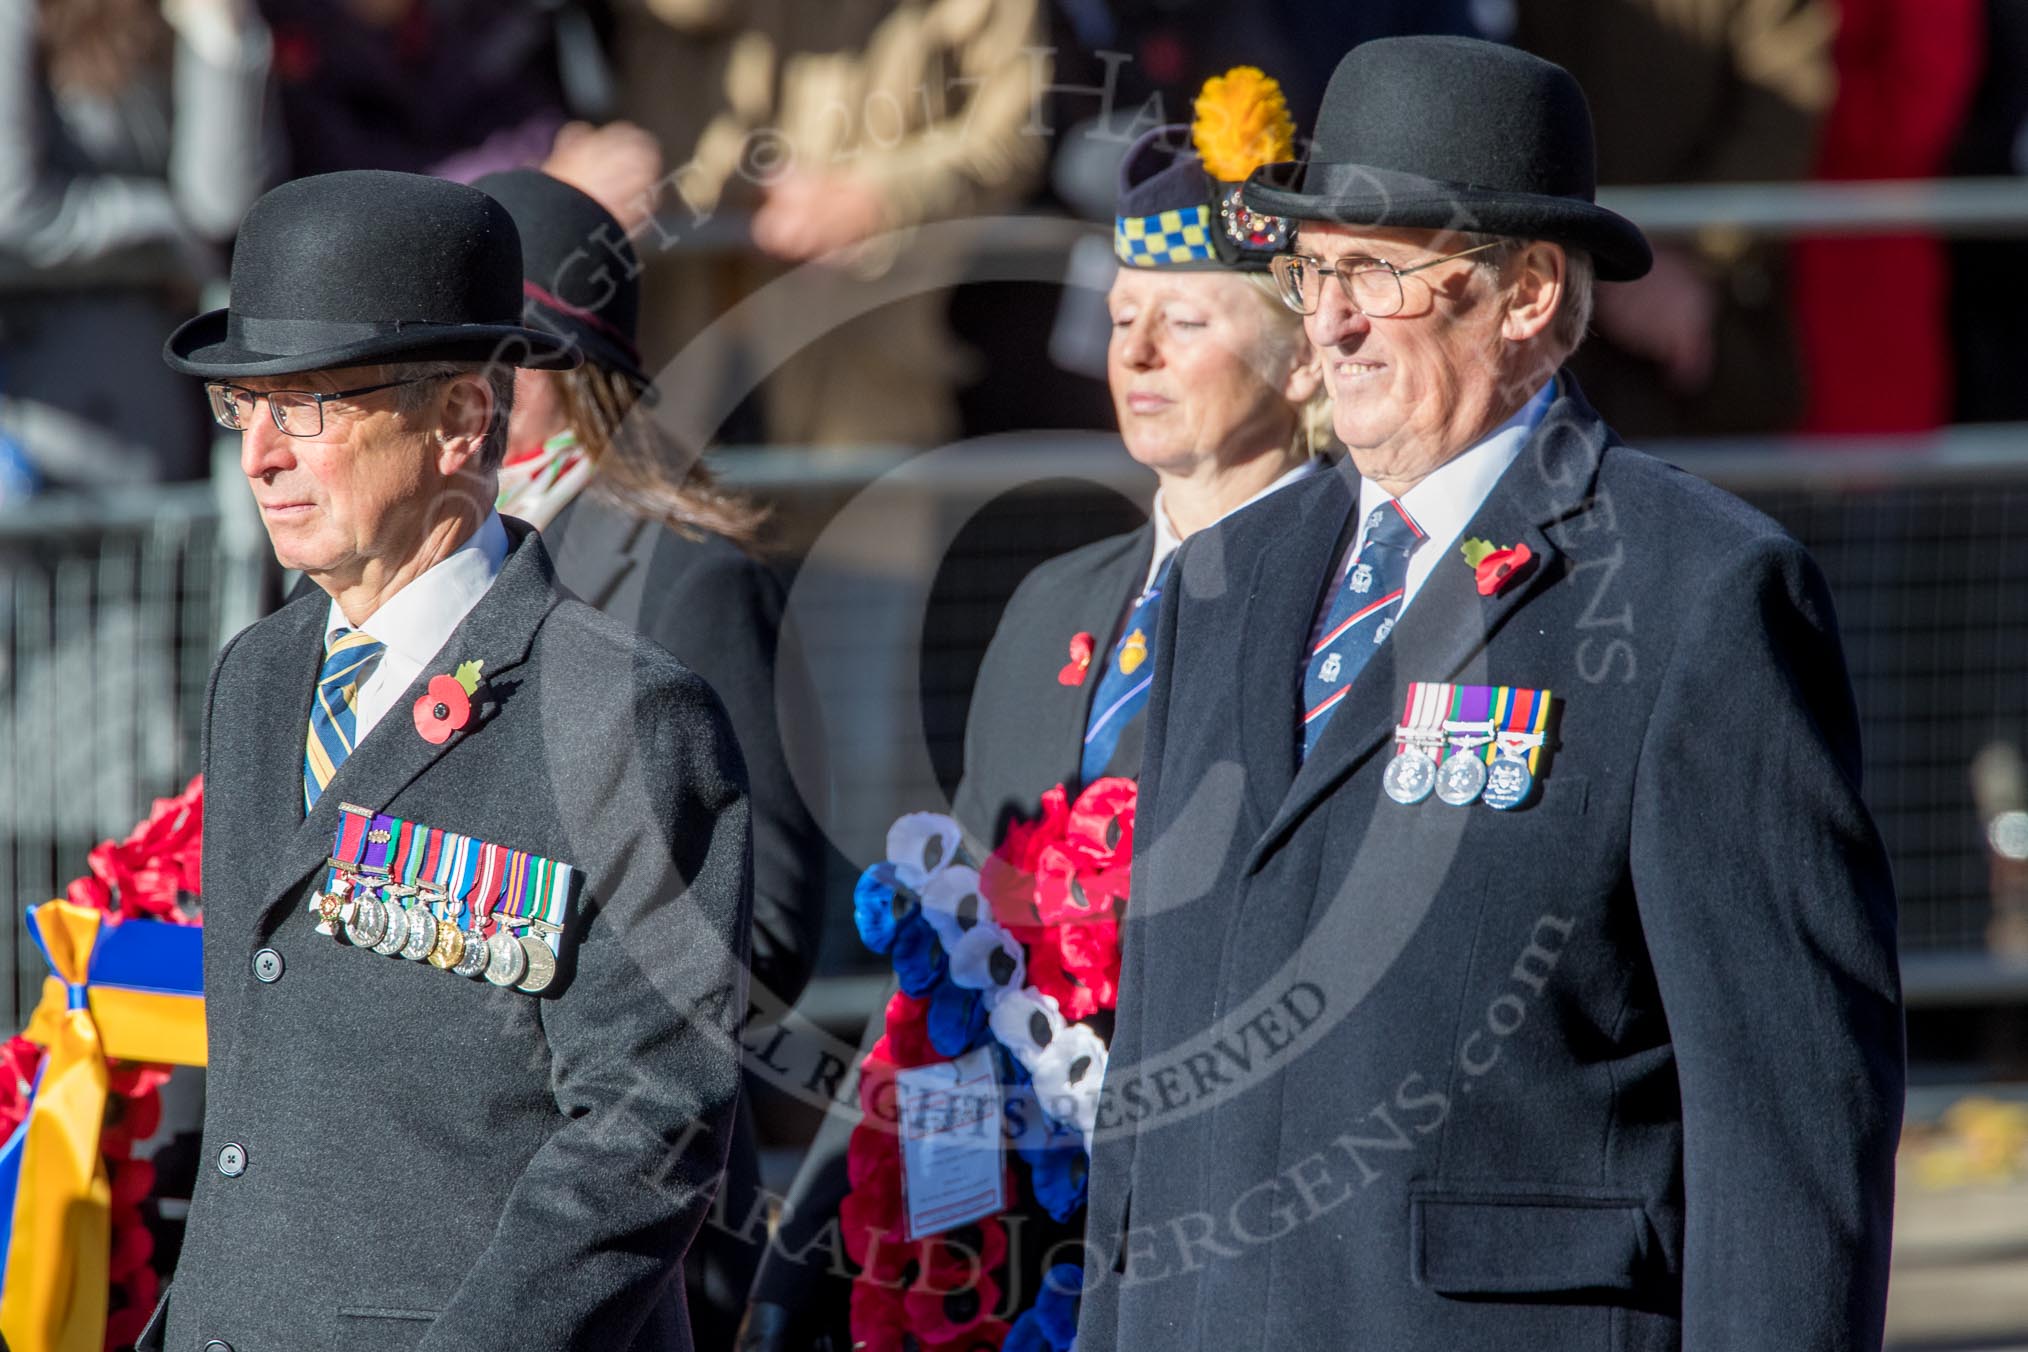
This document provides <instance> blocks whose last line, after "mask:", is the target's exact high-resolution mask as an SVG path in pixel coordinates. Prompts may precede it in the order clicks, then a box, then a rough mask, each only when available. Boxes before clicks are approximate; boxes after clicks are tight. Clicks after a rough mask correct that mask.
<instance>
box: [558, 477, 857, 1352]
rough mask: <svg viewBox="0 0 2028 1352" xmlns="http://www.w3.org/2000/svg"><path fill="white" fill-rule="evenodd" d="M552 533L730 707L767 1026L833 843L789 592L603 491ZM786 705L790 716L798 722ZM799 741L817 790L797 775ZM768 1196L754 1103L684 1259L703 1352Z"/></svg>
mask: <svg viewBox="0 0 2028 1352" xmlns="http://www.w3.org/2000/svg"><path fill="white" fill-rule="evenodd" d="M542 538H543V540H544V542H545V543H546V544H547V545H548V547H549V550H550V553H551V555H552V557H553V558H554V559H555V562H556V576H557V580H558V581H559V582H561V583H562V584H563V585H564V586H565V587H566V588H568V589H569V590H570V592H571V594H572V595H574V596H577V597H578V598H580V599H581V600H584V601H587V602H589V603H590V604H592V605H595V606H597V607H598V608H599V609H600V610H603V611H604V612H605V613H606V614H608V615H610V616H612V617H613V618H614V619H617V620H619V621H621V622H622V623H625V624H628V625H631V626H632V627H633V628H634V629H635V630H636V631H637V632H638V633H641V634H643V635H645V636H647V637H648V638H650V639H652V640H654V641H655V642H656V643H657V644H659V645H661V646H662V647H663V648H666V649H667V650H668V651H669V652H670V653H671V654H673V655H674V656H675V658H676V660H677V661H679V662H681V663H683V664H684V665H685V666H687V667H689V668H690V669H691V670H692V671H694V672H696V673H697V674H698V675H699V676H702V677H703V678H704V680H705V682H706V683H707V684H709V685H710V686H711V688H712V690H713V691H714V692H715V693H716V694H717V695H718V698H719V700H720V701H721V702H722V703H723V704H724V705H725V712H726V716H727V717H728V718H729V719H731V721H732V730H733V733H734V735H736V736H737V737H738V738H739V749H740V754H741V758H742V759H743V760H744V761H745V763H746V772H747V779H748V782H749V784H750V785H751V788H752V798H751V803H752V810H753V952H752V955H751V963H752V978H753V986H752V991H751V996H752V1001H753V1005H754V1007H755V1009H757V1010H758V1012H757V1013H756V1014H755V1018H756V1019H765V1018H769V1017H770V1016H771V1015H773V1014H774V1013H775V1011H777V1010H780V1009H786V1008H788V1007H789V1006H791V1005H794V1004H795V1002H796V999H797V997H799V996H800V995H801V994H802V992H803V987H804V985H805V984H807V983H808V981H809V979H810V969H811V967H812V965H814V964H815V962H816V959H817V946H818V939H819V936H820V934H821V933H822V930H823V924H824V894H823V869H824V859H823V852H824V849H825V844H824V838H823V836H822V835H821V834H820V833H819V832H818V830H817V824H816V822H815V820H814V819H813V818H812V816H811V813H810V810H809V807H808V806H807V802H806V798H805V786H806V785H807V786H808V788H809V789H810V790H811V791H812V792H816V793H822V792H825V791H826V790H827V788H828V786H827V785H826V784H825V782H824V776H825V774H826V768H825V764H824V760H823V756H822V749H823V748H822V741H823V739H822V735H821V731H820V730H819V729H818V727H817V726H816V724H815V722H814V720H813V719H812V718H807V717H805V718H801V719H800V720H799V718H798V715H802V714H809V713H810V712H811V711H813V710H814V708H815V706H814V704H813V703H812V702H811V701H810V700H809V699H808V698H807V693H808V692H807V686H806V684H805V677H804V674H803V671H802V668H801V666H800V665H799V664H798V663H796V662H794V661H793V660H790V661H786V662H781V661H778V659H777V648H778V640H779V635H780V629H781V621H782V585H781V582H780V580H779V579H778V578H777V577H776V576H775V575H774V573H773V572H772V571H770V570H769V569H768V567H767V565H765V564H764V563H762V562H761V561H760V560H759V559H756V558H754V557H753V556H752V555H750V554H747V553H746V552H744V551H743V550H741V549H740V548H739V547H738V546H736V545H734V544H733V543H732V542H731V541H729V540H727V539H725V538H724V537H722V536H717V535H700V536H697V537H692V536H687V535H683V534H680V533H679V532H677V531H676V530H674V529H672V528H670V527H669V526H667V525H665V524H663V523H662V522H659V521H650V520H646V519H644V518H642V517H640V516H636V515H634V514H633V513H631V512H628V511H625V510H623V509H621V508H620V507H618V506H616V505H614V504H613V503H610V502H608V501H606V500H604V499H603V498H600V497H598V496H596V495H595V494H593V493H581V494H579V495H578V496H577V497H576V498H575V499H573V500H572V501H571V503H570V504H569V505H568V506H566V507H565V508H564V509H563V510H562V511H561V512H559V513H558V514H557V515H556V518H555V519H554V520H553V521H551V522H550V523H549V524H548V525H547V526H544V527H543V528H542ZM784 711H786V712H787V715H788V717H787V718H784V716H783V715H784ZM789 737H798V738H800V744H799V745H798V746H797V748H796V749H797V755H798V759H799V762H800V764H801V765H802V766H803V775H804V782H803V783H798V781H797V778H796V775H795V774H794V773H793V772H792V771H791V770H790V768H789V756H788V750H787V747H786V745H785V743H786V741H787V739H788V738H789ZM759 1189H760V1149H759V1143H758V1141H757V1140H756V1136H755V1127H754V1122H753V1113H752V1111H751V1110H750V1108H749V1107H748V1105H747V1104H746V1103H745V1102H742V1103H741V1105H740V1111H739V1115H738V1117H737V1119H736V1121H735V1123H734V1128H733V1135H732V1144H731V1148H730V1150H729V1152H728V1155H727V1159H726V1171H725V1181H724V1184H723V1187H722V1192H721V1195H720V1197H719V1199H718V1211H717V1213H716V1214H717V1215H719V1216H721V1217H723V1218H725V1221H726V1223H724V1224H708V1225H706V1226H705V1228H704V1229H703V1230H701V1231H699V1232H698V1235H697V1240H696V1242H695V1243H694V1244H692V1245H691V1247H690V1254H689V1257H688V1258H687V1259H686V1260H685V1262H684V1265H683V1267H684V1277H685V1282H686V1285H687V1287H688V1290H689V1296H690V1324H691V1332H692V1334H693V1336H694V1337H695V1339H696V1343H697V1346H698V1347H699V1348H700V1349H703V1352H721V1350H722V1349H724V1348H728V1347H730V1346H731V1345H732V1341H733V1335H734V1333H735V1331H736V1330H737V1329H738V1327H739V1320H740V1315H741V1314H742V1313H743V1311H744V1310H745V1308H746V1298H747V1291H748V1289H749V1288H750V1287H751V1286H752V1284H753V1277H754V1272H755V1270H756V1268H757V1267H758V1266H759V1264H760V1258H761V1238H760V1236H759V1234H758V1233H748V1232H743V1231H742V1230H741V1229H740V1224H741V1220H742V1218H744V1217H747V1216H751V1215H753V1214H755V1213H754V1210H753V1208H754V1206H755V1204H756V1201H757V1200H758V1198H757V1194H758V1192H759Z"/></svg>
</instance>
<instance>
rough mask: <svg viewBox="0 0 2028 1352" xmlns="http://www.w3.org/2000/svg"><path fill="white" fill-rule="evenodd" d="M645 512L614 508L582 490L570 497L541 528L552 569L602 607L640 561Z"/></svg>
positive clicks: (577, 592) (574, 590)
mask: <svg viewBox="0 0 2028 1352" xmlns="http://www.w3.org/2000/svg"><path fill="white" fill-rule="evenodd" d="M648 528H649V522H648V520H647V519H646V518H645V517H637V516H631V515H627V514H624V513H621V512H617V511H614V510H613V509H611V508H609V507H608V506H607V505H606V504H605V503H603V502H600V501H599V500H598V499H596V498H589V497H586V496H585V495H584V494H583V493H580V494H578V495H577V497H575V498H573V499H572V500H571V502H570V504H569V505H568V506H566V507H565V508H564V509H563V510H562V511H561V512H559V513H557V515H556V519H555V520H554V521H551V522H550V523H549V525H548V526H546V527H544V529H543V531H542V538H543V539H544V540H545V541H546V542H547V548H548V549H549V551H550V556H551V560H552V562H553V563H554V564H555V567H556V575H557V576H558V577H560V578H567V579H569V581H568V582H567V583H566V584H565V585H566V586H568V587H569V588H570V590H571V592H572V593H573V594H575V595H576V596H578V597H579V598H580V599H582V600H583V601H585V602H586V603H587V604H590V605H594V606H599V607H603V606H604V605H605V604H606V603H607V602H608V601H610V600H611V599H612V596H613V592H614V589H615V588H617V587H618V586H619V584H620V580H621V579H622V578H624V577H625V576H626V575H627V574H628V573H630V572H632V571H633V570H634V569H635V568H637V567H641V566H643V565H644V564H645V560H643V559H641V558H640V557H638V555H637V552H636V551H637V549H638V548H639V546H640V545H641V544H642V542H643V533H644V532H646V531H647V530H648Z"/></svg>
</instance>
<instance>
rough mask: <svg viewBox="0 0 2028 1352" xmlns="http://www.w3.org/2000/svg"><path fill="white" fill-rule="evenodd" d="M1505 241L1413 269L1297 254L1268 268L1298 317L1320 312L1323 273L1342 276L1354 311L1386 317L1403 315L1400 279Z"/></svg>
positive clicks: (1282, 256) (1279, 258) (1278, 258)
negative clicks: (1318, 309)
mask: <svg viewBox="0 0 2028 1352" xmlns="http://www.w3.org/2000/svg"><path fill="white" fill-rule="evenodd" d="M1506 242H1507V241H1506V240H1504V239H1492V240H1487V241H1486V242H1485V243H1484V244H1475V245H1473V246H1472V247H1471V248H1469V249H1460V250H1458V252H1456V253H1452V254H1445V255H1444V256H1443V257H1442V258H1432V259H1430V260H1429V261H1428V262H1426V263H1417V264H1416V265H1415V266H1414V267H1410V268H1398V267H1396V266H1395V265H1394V264H1392V263H1389V262H1387V261H1386V260H1384V259H1379V258H1363V257H1356V256H1348V257H1345V258H1334V259H1330V260H1325V259H1322V258H1315V257H1312V256H1311V255H1309V254H1299V253H1285V254H1276V255H1275V256H1274V259H1273V261H1272V262H1270V263H1269V264H1268V268H1269V271H1271V272H1272V273H1273V274H1274V279H1275V286H1276V288H1277V289H1278V290H1279V291H1280V292H1281V297H1282V303H1283V304H1284V305H1286V306H1288V307H1289V308H1290V309H1291V310H1294V311H1295V312H1296V313H1297V314H1299V315H1312V314H1315V313H1316V312H1317V306H1318V305H1319V304H1320V303H1321V302H1322V301H1323V298H1324V276H1325V274H1326V273H1329V274H1331V275H1332V276H1335V277H1336V278H1337V279H1338V286H1339V289H1340V290H1342V291H1343V292H1344V293H1345V299H1346V300H1347V301H1349V302H1351V304H1352V308H1353V309H1355V310H1357V311H1358V312H1359V313H1360V314H1363V315H1365V316H1366V317H1367V318H1369V319H1386V318H1388V317H1390V316H1392V315H1398V314H1400V313H1401V307H1402V305H1403V304H1404V303H1405V297H1404V294H1403V292H1402V287H1401V279H1402V278H1404V277H1407V276H1409V275H1410V274H1412V273H1417V272H1421V271H1422V270H1423V269H1424V268H1433V267H1435V266H1436V265H1437V264H1439V263H1449V262H1451V261H1452V260H1454V259H1459V258H1468V257H1470V256H1471V255H1473V254H1475V253H1482V252H1484V251H1485V250H1487V249H1492V248H1497V247H1499V246H1500V245H1502V244H1505V243H1506Z"/></svg>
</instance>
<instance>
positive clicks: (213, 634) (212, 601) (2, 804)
mask: <svg viewBox="0 0 2028 1352" xmlns="http://www.w3.org/2000/svg"><path fill="white" fill-rule="evenodd" d="M234 487H237V485H234ZM219 499H220V495H219V494H218V493H216V492H215V491H214V490H213V489H212V487H211V485H209V484H202V483H200V484H186V485H176V486H158V487H153V488H150V489H148V490H146V491H137V492H133V493H121V494H113V495H106V496H96V495H95V496H92V497H88V498H86V497H76V498H71V497H60V496H54V495H52V496H45V497H41V498H36V499H33V500H31V501H30V502H28V503H27V504H25V505H23V506H22V507H19V508H16V509H12V510H10V511H7V512H4V513H0V894H4V897H5V901H6V905H7V908H8V912H9V915H10V920H9V922H8V923H7V924H6V925H5V926H0V973H4V990H0V997H4V999H0V1003H4V1004H5V1006H6V1009H5V1011H4V1015H5V1017H4V1024H5V1029H6V1031H9V1032H11V1031H12V1030H13V1029H14V1028H16V1027H18V1026H19V1025H20V1023H21V1021H22V1019H23V1018H24V1017H25V1015H26V1012H27V1010H28V1009H29V1008H31V1007H32V1006H33V1004H34V1001H35V998H36V997H37V996H38V995H39V994H40V992H41V986H42V980H43V978H44V976H45V975H46V974H47V969H46V967H45V964H44V963H43V960H42V957H41V955H40V954H39V953H37V952H36V950H35V948H34V946H33V945H32V944H31V943H29V942H28V939H27V936H26V931H25V929H24V927H23V925H22V923H21V920H20V916H21V913H22V911H23V910H24V909H25V908H26V907H27V906H30V905H33V904H35V903H38V902H41V901H45V900H47V899H49V898H50V897H53V896H56V895H59V894H60V891H61V889H62V888H63V886H64V885H65V884H66V883H67V882H68V881H69V880H70V879H72V878H75V877H78V876H80V875H81V874H83V873H84V872H85V860H86V855H87V854H88V853H89V851H90V850H91V847H92V846H93V845H94V844H96V843H97V842H98V841H100V840H104V839H108V838H111V839H119V838H122V837H124V836H125V835H126V834H127V832H128V831H130V830H132V829H133V827H134V825H135V823H136V822H138V821H139V820H140V819H141V817H142V815H143V814H144V813H145V811H146V810H147V807H148V804H149V803H150V802H151V801H152V800H153V799H155V798H157V797H162V796H167V795H169V794H172V793H174V792H176V791H177V790H178V789H180V788H181V787H182V786H183V784H184V783H185V782H186V781H187V780H188V778H189V777H190V776H191V775H193V774H195V773H196V772H197V762H198V742H197V736H198V731H199V727H200V724H201V721H202V719H203V715H204V688H205V680H206V677H207V676H208V675H209V673H210V670H211V659H212V656H213V654H215V653H216V652H217V650H218V648H219V646H220V645H221V644H222V643H223V642H224V641H225V639H226V638H227V637H229V636H230V635H231V634H233V633H234V632H236V631H237V630H239V629H240V628H241V627H243V626H244V625H246V624H248V623H250V622H251V621H252V620H253V619H255V618H257V617H258V615H259V613H260V608H261V595H262V587H263V577H264V575H265V573H266V570H267V567H268V555H267V554H266V552H265V546H266V542H265V540H257V539H255V538H254V535H253V534H250V533H249V530H248V526H249V524H251V529H252V531H253V532H258V531H259V525H258V523H257V522H253V523H249V522H248V521H247V519H246V514H245V512H244V511H234V510H227V511H225V512H221V511H220V500H219Z"/></svg>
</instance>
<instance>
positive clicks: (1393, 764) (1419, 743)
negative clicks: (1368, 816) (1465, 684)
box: [1380, 681, 1451, 807]
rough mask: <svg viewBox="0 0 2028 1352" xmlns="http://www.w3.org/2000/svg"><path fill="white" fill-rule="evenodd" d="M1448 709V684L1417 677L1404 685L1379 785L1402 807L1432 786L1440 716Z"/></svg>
mask: <svg viewBox="0 0 2028 1352" xmlns="http://www.w3.org/2000/svg"><path fill="white" fill-rule="evenodd" d="M1450 709H1451V687H1450V686H1449V685H1447V684H1443V683H1440V682H1435V681H1417V682H1415V683H1414V684H1412V685H1410V686H1409V687H1408V698H1407V699H1406V701H1405V702H1404V703H1403V706H1402V711H1401V726H1399V727H1397V728H1396V729H1395V730H1394V740H1395V751H1394V759H1393V760H1391V761H1389V762H1388V763H1387V772H1386V773H1385V774H1384V775H1383V776H1382V777H1381V781H1380V782H1381V786H1382V787H1383V788H1385V789H1386V790H1387V796H1388V797H1389V798H1392V799H1393V800H1394V801H1395V802H1397V803H1400V804H1402V805H1403V806H1404V807H1405V806H1408V805H1410V804H1413V803H1420V802H1421V801H1422V800H1423V799H1425V798H1427V797H1429V795H1430V792H1431V790H1433V789H1435V788H1436V781H1437V757H1438V756H1440V755H1442V754H1443V746H1444V718H1445V716H1446V715H1447V714H1449V713H1450Z"/></svg>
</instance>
